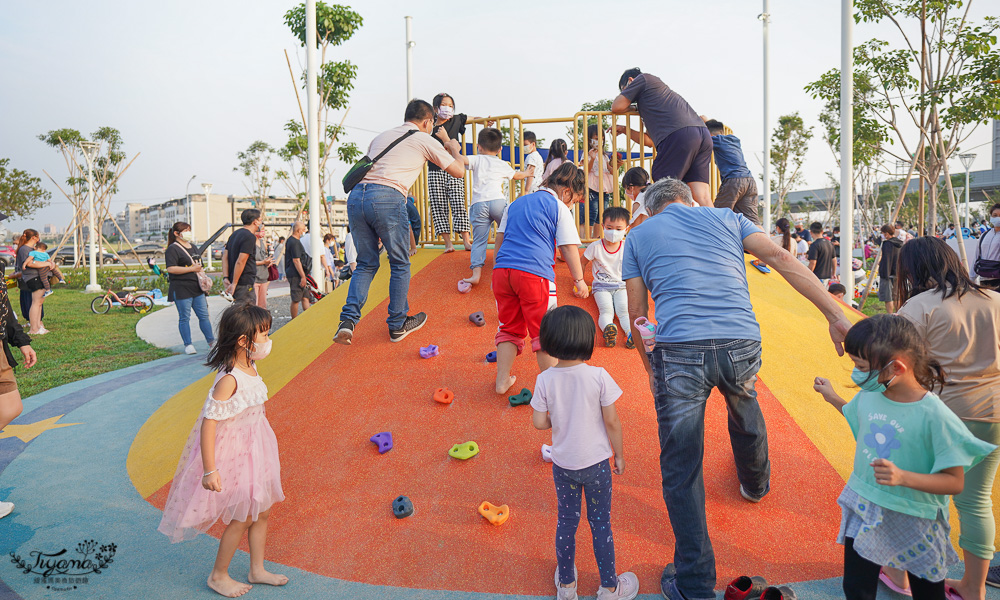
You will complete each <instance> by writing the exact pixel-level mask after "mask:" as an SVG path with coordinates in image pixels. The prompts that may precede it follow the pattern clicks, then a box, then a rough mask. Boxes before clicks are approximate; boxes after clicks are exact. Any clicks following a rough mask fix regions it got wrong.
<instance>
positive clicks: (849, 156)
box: [840, 0, 854, 298]
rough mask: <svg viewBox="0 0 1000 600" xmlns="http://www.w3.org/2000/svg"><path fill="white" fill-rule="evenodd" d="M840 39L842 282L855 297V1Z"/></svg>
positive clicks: (846, 2)
mask: <svg viewBox="0 0 1000 600" xmlns="http://www.w3.org/2000/svg"><path fill="white" fill-rule="evenodd" d="M840 27H841V36H840V283H842V284H843V285H844V287H846V288H847V293H848V294H850V296H848V297H850V298H853V297H854V269H853V268H852V267H851V263H852V262H853V259H854V54H853V52H854V40H853V37H854V36H853V34H854V2H853V0H842V13H841V25H840Z"/></svg>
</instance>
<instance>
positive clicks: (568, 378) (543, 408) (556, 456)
mask: <svg viewBox="0 0 1000 600" xmlns="http://www.w3.org/2000/svg"><path fill="white" fill-rule="evenodd" d="M514 204H517V202H515V203H514ZM621 395H622V390H621V388H620V387H618V384H617V383H615V380H614V379H612V378H611V375H609V374H608V372H607V371H605V370H604V369H603V368H601V367H594V366H591V365H588V364H587V363H580V364H578V365H573V366H572V367H550V368H548V369H546V370H544V371H542V372H541V373H540V374H539V375H538V377H537V378H536V379H535V392H534V394H533V395H532V397H531V408H533V409H535V410H537V411H539V412H548V413H549V419H550V420H551V421H552V462H553V463H555V464H556V465H557V466H559V467H561V468H563V469H567V470H570V471H578V470H580V469H586V468H587V467H591V466H593V465H596V464H597V463H599V462H601V461H603V460H607V459H609V458H611V457H612V456H613V455H614V453H613V452H612V450H611V441H610V440H609V439H608V430H607V429H606V428H605V426H604V414H603V412H602V411H601V408H602V407H604V406H610V405H612V404H614V403H615V400H618V398H620V397H621Z"/></svg>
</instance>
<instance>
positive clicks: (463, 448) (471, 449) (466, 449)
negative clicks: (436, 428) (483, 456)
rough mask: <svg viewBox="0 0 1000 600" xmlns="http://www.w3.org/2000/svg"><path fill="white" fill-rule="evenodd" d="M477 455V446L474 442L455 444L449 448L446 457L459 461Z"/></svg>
mask: <svg viewBox="0 0 1000 600" xmlns="http://www.w3.org/2000/svg"><path fill="white" fill-rule="evenodd" d="M477 454H479V444H477V443H476V442H465V443H464V444H455V445H454V446H452V447H451V450H449V451H448V456H450V457H452V458H457V459H459V460H469V459H470V458H472V457H473V456H475V455H477Z"/></svg>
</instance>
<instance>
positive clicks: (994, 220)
mask: <svg viewBox="0 0 1000 600" xmlns="http://www.w3.org/2000/svg"><path fill="white" fill-rule="evenodd" d="M990 224H991V225H993V226H994V227H1000V217H990Z"/></svg>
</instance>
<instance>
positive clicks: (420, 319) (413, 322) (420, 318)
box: [389, 312, 427, 342]
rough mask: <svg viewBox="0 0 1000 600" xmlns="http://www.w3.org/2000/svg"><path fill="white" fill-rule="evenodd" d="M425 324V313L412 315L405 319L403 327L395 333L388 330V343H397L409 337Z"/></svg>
mask: <svg viewBox="0 0 1000 600" xmlns="http://www.w3.org/2000/svg"><path fill="white" fill-rule="evenodd" d="M426 322H427V313H422V312H419V313H417V314H415V315H413V316H412V317H406V320H405V321H403V326H402V327H401V328H400V329H397V330H395V331H393V330H392V329H390V330H389V341H390V342H398V341H400V340H402V339H403V338H405V337H406V336H408V335H410V334H411V333H413V332H414V331H416V330H418V329H420V328H421V327H423V326H424V323H426Z"/></svg>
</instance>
